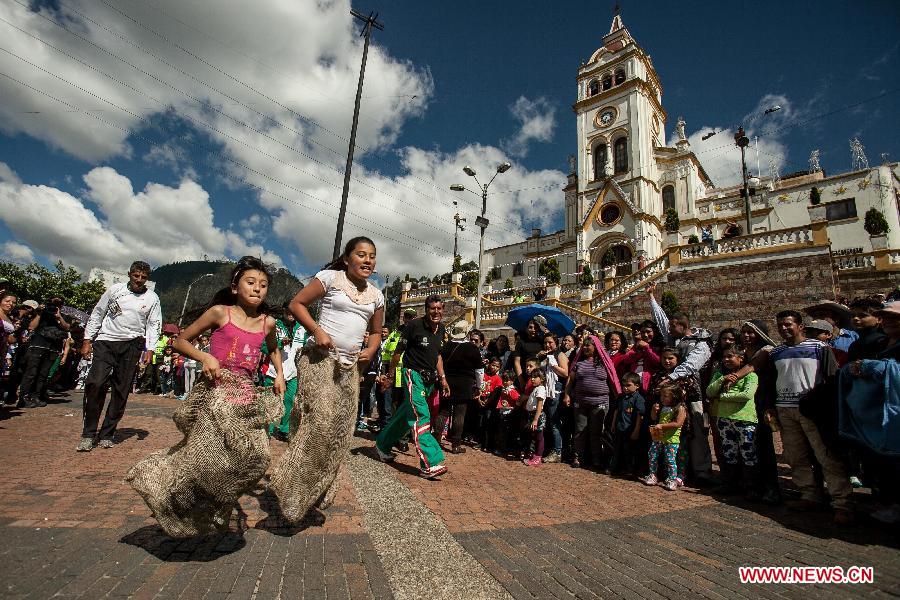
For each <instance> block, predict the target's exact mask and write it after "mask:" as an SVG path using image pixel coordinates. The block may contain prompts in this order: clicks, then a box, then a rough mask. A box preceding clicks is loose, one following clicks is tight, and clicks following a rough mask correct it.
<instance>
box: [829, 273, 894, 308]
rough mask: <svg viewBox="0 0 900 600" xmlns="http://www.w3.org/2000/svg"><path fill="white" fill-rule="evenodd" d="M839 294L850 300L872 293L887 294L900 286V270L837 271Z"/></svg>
mask: <svg viewBox="0 0 900 600" xmlns="http://www.w3.org/2000/svg"><path fill="white" fill-rule="evenodd" d="M836 283H837V287H838V295H839V296H841V297H843V298H846V299H847V300H848V301H850V300H853V299H854V298H859V297H863V296H870V295H872V294H887V293H889V292H890V291H891V290H893V289H894V288H896V287H900V271H873V270H871V269H860V270H847V271H838V272H837V282H836Z"/></svg>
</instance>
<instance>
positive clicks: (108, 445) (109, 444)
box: [97, 440, 113, 450]
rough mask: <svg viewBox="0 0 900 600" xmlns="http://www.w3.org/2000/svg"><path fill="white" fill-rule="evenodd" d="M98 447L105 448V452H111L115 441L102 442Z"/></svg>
mask: <svg viewBox="0 0 900 600" xmlns="http://www.w3.org/2000/svg"><path fill="white" fill-rule="evenodd" d="M97 446H99V447H100V448H103V449H104V450H109V449H110V448H112V447H113V441H112V440H100V443H99V444H97Z"/></svg>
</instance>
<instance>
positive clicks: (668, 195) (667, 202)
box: [662, 185, 678, 214]
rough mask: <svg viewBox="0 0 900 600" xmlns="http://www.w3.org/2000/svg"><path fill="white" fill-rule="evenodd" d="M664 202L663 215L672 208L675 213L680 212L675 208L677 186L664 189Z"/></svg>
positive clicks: (668, 186)
mask: <svg viewBox="0 0 900 600" xmlns="http://www.w3.org/2000/svg"><path fill="white" fill-rule="evenodd" d="M662 202H663V214H665V212H666V211H667V210H669V209H670V208H671V209H672V210H674V211H676V212H677V211H678V209H677V208H675V186H674V185H667V186H666V187H664V188H663V189H662Z"/></svg>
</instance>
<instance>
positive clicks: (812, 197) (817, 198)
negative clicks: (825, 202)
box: [809, 186, 822, 206]
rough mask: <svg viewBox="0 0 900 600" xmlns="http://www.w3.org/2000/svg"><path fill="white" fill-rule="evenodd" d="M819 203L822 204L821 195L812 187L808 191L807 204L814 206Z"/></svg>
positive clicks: (817, 189)
mask: <svg viewBox="0 0 900 600" xmlns="http://www.w3.org/2000/svg"><path fill="white" fill-rule="evenodd" d="M820 202H822V193H821V192H820V191H819V188H817V187H816V186H813V188H812V189H811V190H809V203H810V204H812V205H813V206H816V205H817V204H819V203H820Z"/></svg>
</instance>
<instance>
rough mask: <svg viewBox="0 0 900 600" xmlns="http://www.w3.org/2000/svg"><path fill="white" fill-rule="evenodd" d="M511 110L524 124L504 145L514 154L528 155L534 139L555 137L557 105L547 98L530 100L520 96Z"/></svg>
mask: <svg viewBox="0 0 900 600" xmlns="http://www.w3.org/2000/svg"><path fill="white" fill-rule="evenodd" d="M509 110H510V112H511V113H512V115H513V117H515V118H516V120H517V121H519V122H521V124H522V125H521V127H520V128H519V131H518V132H517V133H516V135H515V136H513V137H512V138H510V139H508V140H505V141H504V143H503V147H504V148H505V149H506V150H507V151H508V152H509V153H510V154H512V155H513V156H526V155H527V154H528V145H529V144H530V143H531V142H532V141H538V142H549V141H550V140H552V139H553V132H554V130H555V129H556V107H555V106H553V105H552V104H550V102H549V101H548V100H547V99H546V98H543V97H541V98H538V99H536V100H529V99H528V98H526V97H525V96H519V99H518V100H516V101H515V102H514V103H513V105H512V106H510V107H509Z"/></svg>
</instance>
